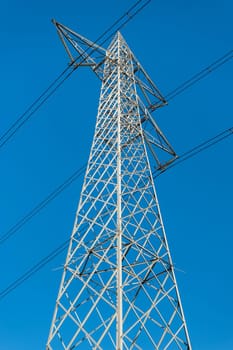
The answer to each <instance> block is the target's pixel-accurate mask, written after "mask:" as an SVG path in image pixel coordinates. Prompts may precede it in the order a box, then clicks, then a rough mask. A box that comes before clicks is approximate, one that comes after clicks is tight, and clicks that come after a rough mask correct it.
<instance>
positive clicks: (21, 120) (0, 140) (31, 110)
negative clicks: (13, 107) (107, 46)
mask: <svg viewBox="0 0 233 350" xmlns="http://www.w3.org/2000/svg"><path fill="white" fill-rule="evenodd" d="M151 1H152V0H147V1H146V2H145V3H144V4H142V5H141V6H140V7H138V6H139V5H140V4H141V3H142V2H143V0H138V1H137V2H136V3H135V4H134V5H133V6H131V7H130V8H129V9H128V10H127V11H126V12H125V13H124V14H123V15H122V16H121V17H119V18H118V19H117V20H116V21H115V22H114V23H113V24H112V25H111V26H110V27H109V28H108V29H106V30H105V31H104V32H103V33H102V34H101V35H100V36H99V37H98V38H97V39H96V40H95V41H94V43H93V45H94V44H97V43H98V42H99V41H100V40H101V39H102V38H103V37H104V36H105V35H106V34H108V33H109V32H111V31H112V29H113V28H114V27H116V26H117V25H118V24H119V23H120V22H122V21H123V20H124V18H125V20H124V21H123V22H122V23H121V24H119V26H118V27H117V28H116V29H114V30H113V31H112V32H111V34H110V35H108V36H107V38H105V39H104V40H103V41H102V42H101V44H100V46H101V45H103V44H104V43H105V42H106V41H107V40H109V39H110V38H111V37H112V36H113V35H114V34H115V33H116V32H117V31H118V30H120V29H122V28H123V27H124V26H125V25H126V24H127V23H128V22H129V21H131V20H132V19H133V18H134V17H135V16H136V15H137V14H138V13H139V12H141V11H142V10H143V9H144V8H145V7H146V6H147V5H148V4H149V3H150V2H151ZM88 50H90V48H87V49H86V50H85V51H84V52H83V54H85V53H87V52H88ZM94 51H95V49H92V51H91V53H93V52H94ZM91 53H90V54H91ZM83 54H82V55H79V56H78V57H76V59H75V60H74V61H72V63H71V64H70V65H69V66H68V67H67V68H66V69H64V70H63V71H62V72H61V73H60V74H59V75H58V76H57V78H56V79H55V80H54V81H52V83H50V85H49V86H48V87H47V88H46V89H45V90H44V91H43V92H42V94H41V95H40V96H39V97H38V98H37V99H36V100H35V101H34V102H33V103H32V104H31V105H30V106H29V107H28V108H27V109H26V111H25V112H24V113H23V114H21V115H20V116H19V117H18V118H17V119H16V121H15V122H14V123H13V124H12V125H11V126H10V127H9V128H8V129H7V130H6V131H5V132H4V133H3V134H2V135H1V136H0V148H2V147H3V146H4V145H5V144H6V143H7V142H8V141H9V140H10V139H11V138H12V137H13V136H14V135H15V134H16V132H17V131H18V130H19V129H20V128H21V127H22V126H23V125H24V124H25V123H26V122H27V121H28V120H29V119H30V118H31V117H32V116H33V115H34V114H35V113H36V112H37V111H38V110H39V109H40V108H41V107H42V106H43V105H44V104H45V102H46V101H47V100H48V99H49V98H50V97H51V96H52V95H53V94H54V93H55V92H56V91H57V90H58V89H59V88H60V87H61V86H62V85H63V84H64V82H65V81H66V80H67V79H68V78H69V77H70V76H71V74H72V73H73V72H74V70H76V69H77V68H78V66H80V65H81V63H83V62H84V61H85V58H83V59H82V60H81V62H79V63H78V64H76V65H75V63H76V62H77V60H78V59H79V58H81V57H82V56H83ZM70 69H71V71H70V72H69V73H68V74H67V75H66V76H65V77H64V78H63V79H62V80H61V81H60V79H61V78H62V77H63V76H64V75H65V74H66V73H67V72H68V71H69V70H70Z"/></svg>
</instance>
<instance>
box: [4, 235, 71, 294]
mask: <svg viewBox="0 0 233 350" xmlns="http://www.w3.org/2000/svg"><path fill="white" fill-rule="evenodd" d="M68 244H69V239H67V240H66V241H65V242H63V243H62V244H61V245H59V246H58V247H57V248H56V249H54V250H53V251H52V252H51V253H49V254H48V255H47V256H46V257H44V258H43V259H41V260H40V261H39V262H38V263H36V264H35V265H33V267H31V268H30V269H29V270H27V271H26V272H25V273H24V274H23V275H22V276H20V277H19V278H17V279H16V280H15V281H14V282H12V283H11V284H9V286H8V287H6V288H5V289H3V290H2V291H1V292H0V300H2V299H3V298H4V297H5V296H7V295H8V294H9V293H11V292H12V291H13V290H15V289H16V288H17V287H19V286H20V285H21V284H22V283H23V282H25V281H27V280H28V279H29V278H30V277H32V276H33V275H34V274H35V273H36V272H38V271H39V270H41V269H42V268H43V267H44V266H45V265H47V264H48V263H49V262H50V261H51V260H53V259H54V258H56V256H58V255H59V254H61V253H62V252H63V251H64V250H65V249H66V247H67V246H68Z"/></svg>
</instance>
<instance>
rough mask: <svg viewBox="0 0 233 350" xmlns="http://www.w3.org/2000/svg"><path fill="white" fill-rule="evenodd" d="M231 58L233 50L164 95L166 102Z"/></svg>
mask: <svg viewBox="0 0 233 350" xmlns="http://www.w3.org/2000/svg"><path fill="white" fill-rule="evenodd" d="M232 58H233V50H230V51H228V52H227V53H225V54H224V55H223V56H221V57H220V58H218V59H217V60H215V61H214V62H213V63H211V64H210V65H209V66H207V67H205V68H204V69H202V70H201V71H200V72H198V73H197V74H195V75H193V76H192V77H191V78H189V79H188V80H186V81H184V82H183V83H182V84H181V85H179V86H177V88H175V89H174V90H172V91H170V92H169V93H168V94H167V95H165V99H166V100H167V101H170V100H172V99H173V98H175V97H176V96H178V95H180V94H181V93H183V92H184V91H185V90H187V89H188V88H190V87H191V86H192V85H194V84H196V83H197V82H199V81H200V80H202V79H204V78H205V77H206V76H207V75H209V74H211V73H213V72H214V71H215V70H216V69H218V68H219V67H221V66H222V65H223V64H225V63H227V62H228V61H230V60H231V59H232Z"/></svg>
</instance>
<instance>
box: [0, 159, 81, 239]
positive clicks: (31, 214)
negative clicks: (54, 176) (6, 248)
mask: <svg viewBox="0 0 233 350" xmlns="http://www.w3.org/2000/svg"><path fill="white" fill-rule="evenodd" d="M85 168H86V164H84V165H83V166H81V167H80V168H79V169H78V170H76V171H75V172H74V173H73V174H72V175H71V176H69V177H68V178H67V179H66V180H65V181H64V182H63V183H62V184H61V185H59V186H58V187H57V188H56V189H55V190H54V191H52V192H51V193H50V194H49V195H48V196H47V197H46V198H45V199H43V200H42V201H41V202H40V203H39V204H37V205H36V206H35V207H34V208H33V209H32V210H30V211H29V212H28V213H27V214H26V215H25V216H24V217H23V218H22V219H20V220H19V221H18V222H17V223H16V224H15V225H13V226H12V227H11V228H10V229H9V230H8V231H7V232H5V233H4V234H3V235H2V236H0V245H1V244H3V243H4V242H6V241H7V240H8V239H9V238H10V237H12V236H13V235H14V234H16V232H17V231H18V230H19V229H20V228H21V227H23V226H24V225H25V224H26V223H27V222H28V221H30V220H31V219H32V218H33V217H34V216H35V215H37V214H38V213H39V212H40V211H41V210H42V209H43V208H44V207H45V206H47V205H48V204H49V203H50V202H51V201H52V200H53V199H55V198H56V197H57V196H58V195H59V194H60V193H61V192H63V191H64V190H65V189H66V188H67V187H69V186H70V185H71V184H72V183H73V182H74V181H76V180H77V179H78V178H79V177H80V176H81V175H82V174H83V173H84V170H85Z"/></svg>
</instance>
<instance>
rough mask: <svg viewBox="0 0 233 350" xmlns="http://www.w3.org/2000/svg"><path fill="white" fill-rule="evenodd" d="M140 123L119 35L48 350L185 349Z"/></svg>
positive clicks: (107, 65) (131, 70)
mask: <svg viewBox="0 0 233 350" xmlns="http://www.w3.org/2000/svg"><path fill="white" fill-rule="evenodd" d="M141 120H142V110H141V108H140V101H139V96H138V94H137V90H136V79H135V64H134V61H133V57H132V53H131V51H130V50H129V48H128V46H127V44H126V43H125V41H124V39H123V38H122V36H121V35H120V33H118V34H117V36H116V37H115V38H114V39H113V41H112V43H111V45H110V46H109V48H108V50H107V52H106V57H105V60H104V67H103V77H102V87H101V95H100V102H99V108H98V115H97V123H96V129H95V134H94V140H93V144H92V148H91V153H90V158H89V162H88V166H87V170H86V175H85V179H84V184H83V188H82V192H81V197H80V202H79V206H78V211H77V215H76V220H75V225H74V229H73V233H72V236H71V241H70V246H69V250H68V255H67V259H66V262H65V266H64V272H63V276H62V281H61V286H60V290H59V293H58V298H57V302H56V307H55V312H54V317H53V320H52V325H51V330H50V334H49V339H48V343H47V350H64V349H66V350H68V349H69V350H73V349H103V350H111V349H116V350H123V349H124V350H129V349H138V350H139V349H164V350H165V349H171V350H173V349H174V350H175V349H186V350H187V349H191V345H190V341H189V337H188V332H187V328H186V323H185V319H184V315H183V311H182V306H181V302H180V297H179V293H178V288H177V284H176V279H175V275H174V269H173V265H172V261H171V256H170V253H169V248H168V245H167V240H166V235H165V231H164V227H163V222H162V219H161V215H160V210H159V205H158V200H157V197H156V192H155V188H154V183H153V179H152V174H151V169H150V165H149V160H148V156H147V150H146V146H145V139H144V132H143V129H142V123H141Z"/></svg>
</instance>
